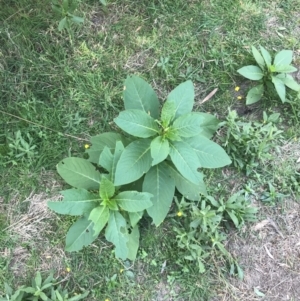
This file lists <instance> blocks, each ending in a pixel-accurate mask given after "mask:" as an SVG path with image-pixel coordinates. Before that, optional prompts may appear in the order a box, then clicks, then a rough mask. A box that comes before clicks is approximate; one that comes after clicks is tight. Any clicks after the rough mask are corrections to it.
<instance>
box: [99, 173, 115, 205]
mask: <svg viewBox="0 0 300 301" xmlns="http://www.w3.org/2000/svg"><path fill="white" fill-rule="evenodd" d="M114 194H115V186H114V184H113V183H112V182H111V181H110V180H108V179H106V178H105V177H102V179H101V183H100V197H101V199H102V200H104V201H108V200H109V199H110V198H112V197H113V195H114Z"/></svg>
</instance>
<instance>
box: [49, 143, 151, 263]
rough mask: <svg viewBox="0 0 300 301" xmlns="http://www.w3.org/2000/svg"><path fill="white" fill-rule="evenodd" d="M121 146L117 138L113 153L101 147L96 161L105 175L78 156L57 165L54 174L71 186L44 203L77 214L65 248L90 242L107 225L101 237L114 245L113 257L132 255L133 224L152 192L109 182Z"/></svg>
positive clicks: (135, 238)
mask: <svg viewBox="0 0 300 301" xmlns="http://www.w3.org/2000/svg"><path fill="white" fill-rule="evenodd" d="M123 149H124V146H123V144H122V142H121V141H118V142H117V143H116V148H115V152H114V154H112V153H111V152H110V150H109V148H108V147H105V148H104V150H103V152H102V154H101V156H100V158H99V164H101V166H102V167H103V168H105V169H106V170H107V171H108V172H109V174H107V173H103V174H100V172H99V171H98V170H96V169H95V167H94V166H93V165H92V164H91V163H90V162H88V161H86V160H84V159H80V158H73V157H70V158H66V159H64V160H62V161H61V162H60V163H59V164H58V165H57V170H58V173H59V174H60V175H61V176H62V178H63V179H64V180H65V181H66V182H67V183H68V184H70V185H72V186H73V187H75V188H72V189H68V190H64V191H62V192H61V193H62V195H63V197H64V198H63V201H62V202H48V206H49V208H50V209H52V210H54V211H55V212H56V213H60V214H68V215H74V216H80V218H79V219H78V220H77V221H76V222H75V223H74V224H73V225H72V226H71V228H70V229H69V231H68V233H67V237H66V250H67V251H78V250H80V249H82V248H83V247H84V246H87V245H89V244H91V243H92V242H93V241H94V240H95V239H96V238H97V237H98V235H99V233H100V232H101V231H102V230H103V229H104V228H105V226H106V225H107V227H106V231H105V237H106V239H107V240H108V241H110V242H112V243H113V244H114V245H115V247H116V249H115V253H116V256H117V257H119V258H121V259H126V258H129V259H134V258H135V257H136V253H137V249H138V245H139V230H138V226H137V223H138V221H139V219H140V218H141V217H142V215H143V210H145V209H147V208H149V207H151V206H152V202H151V201H150V199H151V197H152V195H151V194H149V193H147V192H137V191H120V189H119V187H115V186H114V184H113V183H112V181H111V180H112V178H113V177H114V174H115V170H116V164H117V162H118V160H119V158H120V155H121V153H122V151H123ZM99 187H100V188H99ZM89 190H90V191H89ZM97 191H98V193H96V192H97Z"/></svg>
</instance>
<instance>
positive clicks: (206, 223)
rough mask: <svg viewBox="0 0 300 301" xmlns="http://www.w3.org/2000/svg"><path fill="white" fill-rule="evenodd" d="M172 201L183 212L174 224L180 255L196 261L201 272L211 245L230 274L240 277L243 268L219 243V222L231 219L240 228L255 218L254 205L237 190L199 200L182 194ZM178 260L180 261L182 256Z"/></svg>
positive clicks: (209, 253)
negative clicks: (182, 253) (179, 198)
mask: <svg viewBox="0 0 300 301" xmlns="http://www.w3.org/2000/svg"><path fill="white" fill-rule="evenodd" d="M175 201H176V204H177V206H178V209H179V210H180V212H181V214H182V215H183V217H182V218H181V219H180V220H178V221H176V225H175V226H174V231H175V232H176V233H177V235H176V239H177V244H178V247H179V248H180V249H183V251H184V256H183V258H184V259H185V260H188V261H193V262H196V263H197V266H198V268H199V272H200V273H203V272H204V271H205V262H206V260H207V258H208V257H209V256H211V249H216V250H217V251H219V252H221V254H222V255H223V256H224V258H225V259H226V260H227V261H228V262H229V263H230V267H231V269H230V271H231V274H234V273H235V271H236V272H237V274H238V276H239V277H240V278H243V271H242V270H241V268H240V267H239V265H238V263H237V261H236V260H235V259H234V258H233V256H232V255H231V254H230V252H228V251H227V250H226V248H225V245H224V243H223V241H224V240H225V239H226V234H225V232H224V230H223V225H224V224H225V223H228V222H232V223H233V225H234V226H235V227H236V228H240V227H241V226H243V225H244V223H245V222H253V221H256V213H257V208H255V207H253V206H251V204H250V202H248V201H246V200H245V198H244V197H243V196H241V195H240V194H239V193H236V194H234V195H232V196H231V197H230V198H229V199H228V200H224V199H223V198H220V199H219V200H216V199H215V198H213V197H212V196H206V197H202V198H201V199H200V200H199V202H198V203H199V204H197V203H195V202H194V203H191V202H186V201H185V199H184V198H182V199H181V201H180V202H178V201H177V199H175ZM187 220H188V223H186V222H187ZM179 262H180V263H181V264H183V262H182V260H179Z"/></svg>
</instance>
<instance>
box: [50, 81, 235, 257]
mask: <svg viewBox="0 0 300 301" xmlns="http://www.w3.org/2000/svg"><path fill="white" fill-rule="evenodd" d="M123 96H124V104H125V111H123V112H121V113H120V114H119V116H118V117H117V118H115V119H114V121H115V123H116V124H117V125H118V126H119V127H120V128H121V129H122V130H123V131H124V132H125V133H127V134H129V136H128V135H127V136H125V135H122V134H120V133H112V132H109V133H103V134H100V135H98V136H94V137H92V138H91V143H92V146H91V148H89V149H88V150H87V153H88V154H89V161H90V162H88V161H86V160H84V159H79V158H67V159H65V160H63V161H62V162H60V163H59V164H58V166H57V170H58V172H59V174H60V175H61V176H62V177H63V178H64V180H65V181H66V182H67V183H69V184H70V185H72V186H74V187H75V188H76V189H70V190H67V191H63V192H62V194H63V195H64V200H63V202H50V203H49V207H50V208H51V209H53V210H55V211H56V212H58V213H62V214H73V215H79V216H81V218H80V219H79V220H78V221H77V222H76V223H75V224H74V225H73V226H72V227H71V228H70V230H69V233H68V234H67V250H69V251H75V250H79V249H80V248H82V247H83V246H86V245H88V244H90V243H91V242H92V241H93V240H94V239H95V238H96V237H97V235H98V234H99V233H100V231H101V230H102V229H103V228H104V227H105V225H106V223H108V225H107V227H106V232H105V236H106V239H107V240H108V241H111V242H112V243H114V244H115V246H116V256H117V257H119V258H122V259H125V258H129V259H134V257H135V254H136V251H137V248H138V237H139V234H138V233H139V232H138V228H137V223H138V221H139V220H140V218H141V217H142V216H143V214H144V211H145V210H146V211H147V213H148V215H149V216H150V217H151V218H152V219H153V222H154V224H155V225H156V226H158V225H160V224H161V223H162V222H163V220H164V219H165V217H166V216H167V214H168V211H169V209H170V206H171V204H172V200H173V197H174V194H175V189H176V188H177V190H178V191H179V192H180V193H181V194H182V195H183V196H185V198H187V199H189V200H198V199H199V195H200V194H204V195H205V194H206V188H205V184H204V181H203V173H202V172H201V171H200V170H199V169H201V168H218V167H223V166H225V165H227V164H230V163H231V160H230V159H229V157H228V156H227V154H226V152H225V151H224V150H223V148H222V147H220V146H219V145H218V144H216V143H215V142H213V141H211V140H210V139H209V138H211V136H212V135H213V133H214V132H215V131H216V129H217V127H218V120H217V119H216V118H215V117H214V116H212V115H210V114H206V113H198V112H192V109H193V105H194V86H193V84H192V82H191V81H186V82H184V83H182V84H180V85H179V86H178V87H176V88H175V89H174V90H173V91H172V92H171V93H170V94H169V96H168V97H167V100H166V102H165V103H164V104H163V106H162V109H161V110H160V109H159V101H158V98H157V96H156V94H155V92H154V90H153V89H152V87H151V86H150V85H149V84H147V83H146V82H145V81H144V80H143V79H141V78H139V77H137V76H132V77H128V78H127V79H126V81H125V87H124V95H123ZM92 163H93V164H95V165H96V166H98V168H102V169H103V168H104V169H106V170H107V172H108V173H102V174H101V173H100V172H99V171H98V170H97V169H96V168H95V166H94V165H93V164H92ZM99 186H100V190H99ZM94 190H99V194H100V196H99V194H95V192H93V191H94ZM128 229H129V230H128Z"/></svg>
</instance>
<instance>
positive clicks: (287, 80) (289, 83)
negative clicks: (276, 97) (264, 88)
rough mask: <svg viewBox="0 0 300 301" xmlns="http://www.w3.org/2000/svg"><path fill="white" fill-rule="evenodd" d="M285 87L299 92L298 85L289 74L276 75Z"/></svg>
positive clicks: (299, 87)
mask: <svg viewBox="0 0 300 301" xmlns="http://www.w3.org/2000/svg"><path fill="white" fill-rule="evenodd" d="M276 77H277V78H279V79H280V80H281V81H282V82H283V83H284V84H285V85H286V86H287V87H289V88H290V89H292V90H294V91H300V85H299V84H298V83H297V82H296V81H295V80H294V78H293V77H292V76H291V75H289V74H278V75H276Z"/></svg>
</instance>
